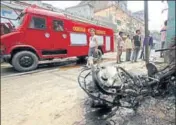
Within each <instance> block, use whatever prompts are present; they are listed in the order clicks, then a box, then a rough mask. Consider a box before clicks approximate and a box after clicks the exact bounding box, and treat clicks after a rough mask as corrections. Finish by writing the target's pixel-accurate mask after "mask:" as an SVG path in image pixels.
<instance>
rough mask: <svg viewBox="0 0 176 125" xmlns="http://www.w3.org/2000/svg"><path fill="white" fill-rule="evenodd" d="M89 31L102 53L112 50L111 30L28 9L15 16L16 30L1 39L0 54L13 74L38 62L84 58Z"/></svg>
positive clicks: (46, 11)
mask: <svg viewBox="0 0 176 125" xmlns="http://www.w3.org/2000/svg"><path fill="white" fill-rule="evenodd" d="M90 28H94V29H95V30H96V35H97V38H98V42H99V49H100V50H101V51H102V53H107V52H111V51H114V38H113V37H114V33H113V30H112V29H109V28H106V27H103V26H97V25H94V24H90V23H85V22H81V21H78V20H73V19H69V18H68V17H66V16H64V15H60V14H58V13H57V12H53V11H49V10H45V9H41V8H38V7H35V6H31V7H28V8H26V9H25V10H24V11H23V12H22V13H21V14H20V16H19V17H18V26H16V30H15V31H13V32H11V33H9V34H5V35H2V36H1V54H2V56H3V58H4V60H5V61H6V62H8V63H10V64H11V65H12V66H13V67H14V68H15V69H16V70H17V71H30V70H34V69H36V68H37V66H38V62H39V61H41V60H51V59H54V58H67V57H75V56H76V57H78V58H80V57H86V56H87V54H88V48H89V37H90V34H89V29H90Z"/></svg>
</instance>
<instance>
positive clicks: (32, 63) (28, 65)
mask: <svg viewBox="0 0 176 125" xmlns="http://www.w3.org/2000/svg"><path fill="white" fill-rule="evenodd" d="M12 65H13V67H14V68H15V69H16V70H17V71H20V72H26V71H31V70H34V69H36V68H37V66H38V57H37V56H36V55H35V54H34V53H33V52H30V51H21V52H18V53H16V54H15V55H14V56H13V58H12Z"/></svg>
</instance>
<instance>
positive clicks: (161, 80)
mask: <svg viewBox="0 0 176 125" xmlns="http://www.w3.org/2000/svg"><path fill="white" fill-rule="evenodd" d="M166 50H169V51H172V52H173V51H174V52H175V48H174V49H162V50H157V51H166ZM108 68H109V69H108ZM112 68H115V72H114V74H113V73H112ZM146 68H147V71H148V74H147V75H145V74H144V75H141V74H140V75H136V74H132V73H130V72H128V71H126V70H125V69H124V68H122V67H119V66H117V67H112V66H111V67H103V66H100V65H94V66H92V67H91V68H85V69H83V70H82V71H81V72H80V74H79V76H78V83H79V85H80V87H81V88H82V89H83V90H84V91H85V93H87V95H88V96H89V97H90V98H91V99H92V100H93V102H92V108H113V107H125V108H132V109H134V110H136V109H137V108H138V107H139V105H140V104H141V102H142V100H144V99H145V97H148V96H152V97H154V98H157V97H161V96H163V97H164V96H167V95H169V94H171V95H174V96H175V94H176V90H175V87H176V71H175V70H176V67H175V60H174V61H171V63H170V64H169V65H168V66H166V67H165V68H164V69H162V70H158V69H157V67H156V66H155V64H153V63H148V64H146ZM110 74H111V75H110Z"/></svg>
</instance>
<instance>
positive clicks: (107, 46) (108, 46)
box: [106, 36, 111, 51]
mask: <svg viewBox="0 0 176 125" xmlns="http://www.w3.org/2000/svg"><path fill="white" fill-rule="evenodd" d="M110 50H111V38H110V37H109V36H106V51H110Z"/></svg>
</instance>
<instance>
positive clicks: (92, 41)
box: [87, 28, 98, 66]
mask: <svg viewBox="0 0 176 125" xmlns="http://www.w3.org/2000/svg"><path fill="white" fill-rule="evenodd" d="M90 34H91V37H90V38H89V53H88V62H87V66H88V65H90V61H92V59H93V57H94V54H95V53H96V52H98V40H97V37H96V35H95V29H93V28H91V29H90Z"/></svg>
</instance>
